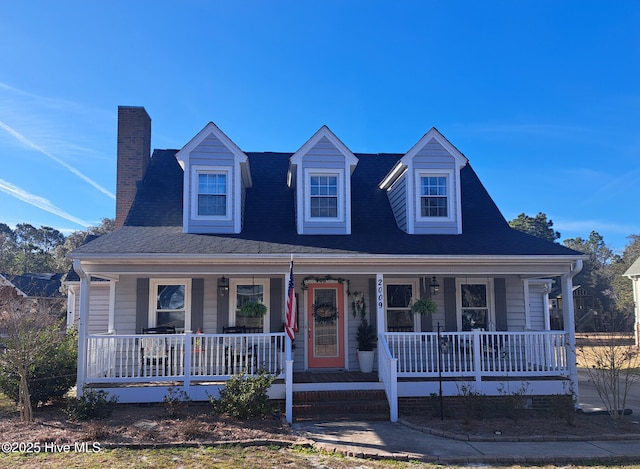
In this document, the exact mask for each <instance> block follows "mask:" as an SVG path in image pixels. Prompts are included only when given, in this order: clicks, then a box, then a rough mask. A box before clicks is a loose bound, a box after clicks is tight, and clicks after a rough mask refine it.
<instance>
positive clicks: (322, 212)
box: [309, 174, 338, 218]
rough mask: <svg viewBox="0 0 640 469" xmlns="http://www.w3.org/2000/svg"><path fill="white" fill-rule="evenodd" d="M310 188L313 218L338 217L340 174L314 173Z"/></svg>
mask: <svg viewBox="0 0 640 469" xmlns="http://www.w3.org/2000/svg"><path fill="white" fill-rule="evenodd" d="M309 190H310V194H311V199H310V215H311V218H337V217H338V175H330V174H325V175H312V176H311V177H310V187H309Z"/></svg>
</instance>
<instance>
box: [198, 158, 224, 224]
mask: <svg viewBox="0 0 640 469" xmlns="http://www.w3.org/2000/svg"><path fill="white" fill-rule="evenodd" d="M193 177H194V183H193V186H192V187H193V198H192V204H193V216H194V218H208V219H228V218H229V217H230V215H231V214H230V209H231V205H230V202H231V196H230V174H229V170H228V169H222V168H209V169H203V168H194V173H193Z"/></svg>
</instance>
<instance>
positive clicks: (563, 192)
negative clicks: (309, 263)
mask: <svg viewBox="0 0 640 469" xmlns="http://www.w3.org/2000/svg"><path fill="white" fill-rule="evenodd" d="M639 23H640V2H637V1H614V2H611V1H586V0H583V1H558V0H553V1H545V0H536V1H491V0H489V1H483V2H479V1H453V0H450V1H429V0H425V1H385V2H381V1H376V0H368V1H356V0H353V1H348V0H342V1H334V0H322V1H300V0H297V1H275V0H272V1H266V0H264V1H242V0H238V1H181V2H178V1H175V2H169V1H153V2H152V1H120V0H110V1H102V2H98V1H71V0H62V1H58V2H50V1H30V0H24V1H20V2H16V1H11V0H0V57H2V63H1V65H0V161H1V163H2V171H0V222H4V223H7V224H9V225H11V226H14V225H15V224H16V223H31V224H32V225H34V226H41V225H45V226H52V227H54V228H57V229H59V230H61V231H62V232H64V233H66V234H68V233H70V232H72V231H75V230H82V229H85V228H86V227H87V226H91V225H97V224H98V223H99V222H100V220H101V219H102V218H105V217H113V216H114V213H115V199H114V197H115V195H114V194H115V170H116V162H115V152H116V116H117V106H118V105H136V106H144V107H145V108H146V109H147V111H148V113H149V114H150V116H151V118H152V147H154V148H181V147H182V146H183V145H185V144H186V143H187V142H188V141H189V140H190V139H191V138H192V137H193V136H194V135H195V134H196V133H198V132H199V131H200V130H201V129H202V128H203V127H204V126H205V125H206V124H207V123H208V122H210V121H213V122H215V123H216V124H217V125H218V126H219V127H220V128H221V129H222V130H223V131H224V132H225V133H226V134H227V135H228V136H229V137H230V138H231V139H232V140H233V141H234V142H235V143H236V144H237V145H238V146H239V147H240V148H241V149H243V150H245V151H289V152H294V151H295V150H297V149H298V148H299V147H300V146H301V145H302V144H303V143H304V142H305V141H306V140H307V139H308V138H310V137H311V136H312V135H313V134H314V133H315V132H316V131H317V130H318V129H319V128H320V127H321V126H322V125H325V124H326V125H327V126H329V128H330V129H331V130H332V131H333V132H334V133H335V134H336V135H337V136H338V137H339V138H340V139H341V140H342V141H343V142H344V143H345V144H346V145H347V146H348V147H349V148H350V149H351V151H353V152H356V153H357V152H397V153H403V152H406V151H407V150H409V149H410V148H411V147H412V146H413V144H414V143H416V142H417V141H418V140H419V139H420V137H422V135H424V133H425V132H427V131H428V130H429V129H430V128H431V127H433V126H435V127H437V128H438V130H440V132H442V133H443V134H444V135H445V136H446V137H447V138H448V139H449V140H450V141H451V142H452V143H453V144H454V145H455V146H456V147H457V148H458V149H459V150H460V151H462V152H463V153H464V154H465V155H466V156H467V158H469V161H470V163H471V165H472V167H473V168H474V169H475V171H476V172H477V173H478V175H479V176H480V178H481V180H482V181H483V183H484V185H485V186H486V188H487V190H488V191H489V193H490V194H491V195H492V197H493V198H494V200H495V202H496V204H497V205H498V207H499V208H500V210H501V211H502V213H503V215H504V216H505V218H506V219H507V220H510V219H512V218H515V217H516V216H517V215H518V214H519V213H521V212H525V213H526V214H528V215H531V216H534V215H535V214H537V213H538V212H544V213H546V214H547V216H548V217H549V218H550V219H551V220H553V222H554V227H555V229H556V230H558V231H560V232H561V234H562V239H566V238H572V237H577V236H581V237H583V238H586V237H588V236H589V233H590V232H591V231H592V230H595V231H597V232H598V233H600V234H601V235H602V236H603V237H604V241H605V242H606V243H607V244H608V245H610V246H611V247H613V248H615V249H618V250H621V249H622V248H624V246H625V245H626V244H627V242H628V240H627V236H629V235H631V234H640V209H639V205H638V188H640V163H639V157H640V28H638V24H639Z"/></svg>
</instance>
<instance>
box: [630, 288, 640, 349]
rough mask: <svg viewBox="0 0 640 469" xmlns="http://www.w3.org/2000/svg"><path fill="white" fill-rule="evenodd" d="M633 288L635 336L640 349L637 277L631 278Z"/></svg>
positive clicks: (639, 300)
mask: <svg viewBox="0 0 640 469" xmlns="http://www.w3.org/2000/svg"><path fill="white" fill-rule="evenodd" d="M631 286H632V288H633V313H634V316H635V321H634V322H633V327H634V331H633V332H634V334H633V335H634V337H635V341H636V347H638V346H640V279H639V278H638V277H637V276H634V277H631Z"/></svg>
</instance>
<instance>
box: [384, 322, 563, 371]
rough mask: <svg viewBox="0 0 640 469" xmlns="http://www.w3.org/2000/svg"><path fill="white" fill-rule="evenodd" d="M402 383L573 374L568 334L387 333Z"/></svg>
mask: <svg viewBox="0 0 640 469" xmlns="http://www.w3.org/2000/svg"><path fill="white" fill-rule="evenodd" d="M384 339H385V340H386V342H387V344H388V347H389V350H390V353H391V356H392V357H394V358H397V359H398V377H399V378H409V377H416V378H420V377H425V378H434V377H438V376H442V377H445V378H447V377H469V378H473V379H476V380H478V381H479V380H481V379H482V378H483V377H490V376H502V377H504V376H512V377H535V376H560V375H567V374H568V373H569V365H568V362H567V333H566V332H562V331H532V332H485V331H472V332H442V333H440V334H439V335H438V333H436V332H410V333H407V332H386V333H384Z"/></svg>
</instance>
